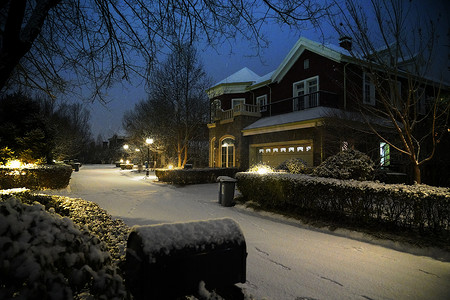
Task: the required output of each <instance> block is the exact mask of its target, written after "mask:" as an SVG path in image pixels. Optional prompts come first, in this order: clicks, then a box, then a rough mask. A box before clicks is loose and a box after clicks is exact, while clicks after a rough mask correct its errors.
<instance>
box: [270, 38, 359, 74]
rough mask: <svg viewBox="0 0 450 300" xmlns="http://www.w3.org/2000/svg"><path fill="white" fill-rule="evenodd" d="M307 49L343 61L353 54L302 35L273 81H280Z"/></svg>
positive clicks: (277, 70) (276, 71)
mask: <svg viewBox="0 0 450 300" xmlns="http://www.w3.org/2000/svg"><path fill="white" fill-rule="evenodd" d="M305 50H309V51H311V52H314V53H316V54H319V55H321V56H324V57H326V58H329V59H331V60H334V61H337V62H341V61H342V60H343V58H347V57H350V56H351V55H350V52H348V51H347V50H345V49H343V48H340V47H339V48H338V47H337V46H335V45H323V44H320V43H317V42H314V41H311V40H309V39H307V38H304V37H301V38H300V39H299V40H298V41H297V43H295V45H294V47H292V49H291V51H289V53H288V54H287V55H286V57H285V58H284V60H283V61H282V62H281V64H280V65H279V66H278V68H277V69H276V70H275V71H274V73H273V74H272V82H280V81H281V79H283V77H284V76H285V75H286V74H287V72H288V71H289V70H290V69H291V68H292V67H293V65H294V64H295V62H296V61H297V60H298V59H299V57H300V56H301V55H302V54H303V52H304V51H305Z"/></svg>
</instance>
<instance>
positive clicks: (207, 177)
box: [155, 168, 238, 185]
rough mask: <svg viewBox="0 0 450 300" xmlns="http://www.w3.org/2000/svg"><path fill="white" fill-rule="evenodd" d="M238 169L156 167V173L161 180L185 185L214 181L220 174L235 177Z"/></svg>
mask: <svg viewBox="0 0 450 300" xmlns="http://www.w3.org/2000/svg"><path fill="white" fill-rule="evenodd" d="M237 171H238V170H237V169H236V168H203V169H173V170H169V169H156V170H155V175H156V177H158V180H159V181H162V182H169V183H174V184H180V185H185V184H198V183H213V182H216V180H217V177H219V176H230V177H234V176H235V174H236V173H237Z"/></svg>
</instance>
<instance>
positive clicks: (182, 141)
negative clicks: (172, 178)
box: [123, 45, 210, 167]
mask: <svg viewBox="0 0 450 300" xmlns="http://www.w3.org/2000/svg"><path fill="white" fill-rule="evenodd" d="M151 78H152V80H151V83H150V93H149V98H148V100H147V101H141V102H140V103H138V104H137V105H136V107H135V108H134V111H130V112H127V113H126V114H125V116H124V119H123V124H124V128H125V129H126V130H127V132H128V133H129V134H130V135H131V136H134V137H137V139H138V141H139V140H140V141H143V140H144V138H145V137H146V136H153V137H154V138H155V140H156V141H157V143H159V144H160V145H162V146H164V148H165V149H166V151H167V153H168V155H169V156H170V154H171V153H173V154H174V156H176V160H177V163H178V167H182V166H184V165H185V164H186V162H187V161H188V153H189V147H190V145H191V143H193V142H194V141H198V140H201V139H202V134H203V135H204V134H205V133H206V131H205V130H204V129H205V128H206V126H205V125H206V123H207V120H208V109H209V103H208V98H207V95H206V93H205V90H206V89H207V87H208V86H209V85H210V81H209V80H208V78H207V76H206V74H205V72H204V71H203V67H202V65H201V64H200V62H199V60H198V56H197V53H196V50H195V48H193V47H189V46H188V45H180V46H179V47H178V49H177V50H175V51H174V52H173V53H171V54H170V55H169V56H168V57H167V60H166V61H165V62H163V63H162V64H161V65H160V66H158V67H157V68H155V70H154V72H153V73H152V76H151ZM203 138H204V137H203Z"/></svg>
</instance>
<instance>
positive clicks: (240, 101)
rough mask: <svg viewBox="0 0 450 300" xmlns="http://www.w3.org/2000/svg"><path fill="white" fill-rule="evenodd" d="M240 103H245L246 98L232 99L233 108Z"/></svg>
mask: <svg viewBox="0 0 450 300" xmlns="http://www.w3.org/2000/svg"><path fill="white" fill-rule="evenodd" d="M239 104H245V98H234V99H231V108H234V107H235V106H238V105H239Z"/></svg>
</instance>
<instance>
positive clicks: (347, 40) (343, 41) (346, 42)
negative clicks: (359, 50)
mask: <svg viewBox="0 0 450 300" xmlns="http://www.w3.org/2000/svg"><path fill="white" fill-rule="evenodd" d="M339 46H340V47H341V48H344V49H345V50H347V51H352V38H351V37H349V36H346V35H344V36H341V37H340V38H339Z"/></svg>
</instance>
